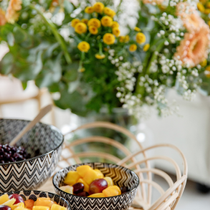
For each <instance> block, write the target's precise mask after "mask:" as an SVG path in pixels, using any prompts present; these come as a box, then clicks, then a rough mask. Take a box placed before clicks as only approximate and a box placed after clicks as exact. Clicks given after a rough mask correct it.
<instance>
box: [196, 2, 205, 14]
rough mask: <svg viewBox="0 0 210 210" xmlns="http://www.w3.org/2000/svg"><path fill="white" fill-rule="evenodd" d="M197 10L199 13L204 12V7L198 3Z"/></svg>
mask: <svg viewBox="0 0 210 210" xmlns="http://www.w3.org/2000/svg"><path fill="white" fill-rule="evenodd" d="M197 8H198V10H199V11H200V12H204V11H205V7H204V6H203V4H201V3H200V2H198V3H197Z"/></svg>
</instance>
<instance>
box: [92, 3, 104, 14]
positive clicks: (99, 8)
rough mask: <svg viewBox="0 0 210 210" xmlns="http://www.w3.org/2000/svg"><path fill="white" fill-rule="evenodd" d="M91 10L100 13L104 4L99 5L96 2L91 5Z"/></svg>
mask: <svg viewBox="0 0 210 210" xmlns="http://www.w3.org/2000/svg"><path fill="white" fill-rule="evenodd" d="M93 9H94V11H95V12H98V13H102V12H103V10H104V4H103V3H101V2H96V3H95V4H94V5H93Z"/></svg>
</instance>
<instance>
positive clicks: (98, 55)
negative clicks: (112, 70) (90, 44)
mask: <svg viewBox="0 0 210 210" xmlns="http://www.w3.org/2000/svg"><path fill="white" fill-rule="evenodd" d="M95 57H96V58H97V59H104V58H105V57H106V56H105V55H104V54H102V55H100V54H95Z"/></svg>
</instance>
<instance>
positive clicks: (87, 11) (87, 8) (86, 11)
mask: <svg viewBox="0 0 210 210" xmlns="http://www.w3.org/2000/svg"><path fill="white" fill-rule="evenodd" d="M93 12H94V9H93V7H86V8H85V13H88V14H91V13H93Z"/></svg>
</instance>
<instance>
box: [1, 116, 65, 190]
mask: <svg viewBox="0 0 210 210" xmlns="http://www.w3.org/2000/svg"><path fill="white" fill-rule="evenodd" d="M28 123H29V121H26V120H15V119H0V144H9V142H10V141H11V140H12V139H13V138H14V137H15V136H16V135H17V134H18V133H19V132H20V131H21V130H22V129H23V128H24V127H25V126H26V125H27V124H28ZM63 140H64V139H63V135H62V133H61V132H60V131H59V130H58V129H57V128H55V127H54V126H51V125H46V124H43V123H37V124H36V125H35V126H34V127H33V128H32V129H31V130H30V131H28V132H27V133H26V134H25V135H24V136H23V137H22V138H21V139H20V140H19V141H18V143H17V146H23V147H24V148H25V149H26V151H27V152H28V153H30V154H31V155H32V158H29V159H26V160H22V161H16V162H11V163H1V164H0V193H3V192H10V191H20V190H32V189H37V188H39V187H40V186H41V185H42V184H44V183H45V182H46V181H47V179H48V178H50V177H51V176H52V175H53V173H54V171H55V168H56V165H57V163H58V161H59V157H60V154H61V150H62V144H63ZM36 151H39V155H38V156H35V153H36ZM34 156H35V157H34Z"/></svg>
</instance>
